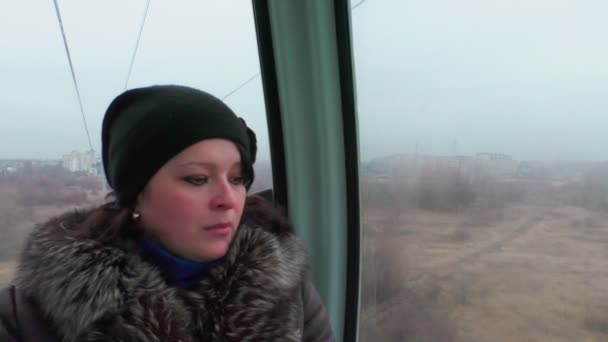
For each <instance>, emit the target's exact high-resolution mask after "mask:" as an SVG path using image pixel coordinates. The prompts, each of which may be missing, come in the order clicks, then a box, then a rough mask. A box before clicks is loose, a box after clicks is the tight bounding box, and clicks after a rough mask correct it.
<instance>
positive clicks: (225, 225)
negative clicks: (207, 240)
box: [205, 222, 232, 236]
mask: <svg viewBox="0 0 608 342" xmlns="http://www.w3.org/2000/svg"><path fill="white" fill-rule="evenodd" d="M231 228H232V224H230V222H221V223H218V224H214V225H213V226H209V227H206V228H205V230H206V231H208V232H209V233H211V234H214V235H219V236H226V235H229V234H230V230H231Z"/></svg>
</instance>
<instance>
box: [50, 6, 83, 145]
mask: <svg viewBox="0 0 608 342" xmlns="http://www.w3.org/2000/svg"><path fill="white" fill-rule="evenodd" d="M53 3H54V4H55V13H57V21H58V22H59V28H60V29H61V36H62V37H63V46H64V47H65V53H66V54H67V57H68V63H69V64H70V72H71V73H72V80H73V81H74V88H75V89H76V97H77V98H78V105H79V106H80V114H81V115H82V123H83V124H84V130H85V132H86V133H87V139H88V141H89V147H90V149H91V151H93V144H92V143H91V135H90V134H89V127H88V126H87V120H86V118H85V115H84V108H83V107H82V98H81V97H80V90H79V89H78V82H77V81H76V73H74V64H73V63H72V57H71V56H70V49H69V48H68V40H67V39H66V37H65V30H64V28H63V21H62V20H61V14H60V13H59V5H58V4H57V0H53Z"/></svg>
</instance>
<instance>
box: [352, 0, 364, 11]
mask: <svg viewBox="0 0 608 342" xmlns="http://www.w3.org/2000/svg"><path fill="white" fill-rule="evenodd" d="M366 1H367V0H361V1H359V2H357V3H356V4H354V5H353V6H352V7H351V8H350V10H351V11H353V10H354V9H355V8H357V7H359V6H361V5H363V3H364V2H366Z"/></svg>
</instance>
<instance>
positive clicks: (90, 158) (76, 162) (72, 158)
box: [62, 150, 99, 175]
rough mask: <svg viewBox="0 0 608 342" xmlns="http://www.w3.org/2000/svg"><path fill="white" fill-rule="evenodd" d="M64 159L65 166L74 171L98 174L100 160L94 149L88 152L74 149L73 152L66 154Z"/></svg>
mask: <svg viewBox="0 0 608 342" xmlns="http://www.w3.org/2000/svg"><path fill="white" fill-rule="evenodd" d="M62 160H63V162H62V165H63V168H65V169H67V170H70V171H72V172H86V173H89V174H95V175H96V174H98V169H99V167H98V165H99V161H98V158H97V157H96V154H95V151H93V150H90V151H86V152H78V151H72V153H70V154H66V155H64V156H63V158H62Z"/></svg>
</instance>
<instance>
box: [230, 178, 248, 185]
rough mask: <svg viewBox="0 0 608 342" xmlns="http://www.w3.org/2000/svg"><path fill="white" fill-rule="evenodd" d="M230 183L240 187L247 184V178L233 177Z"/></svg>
mask: <svg viewBox="0 0 608 342" xmlns="http://www.w3.org/2000/svg"><path fill="white" fill-rule="evenodd" d="M230 182H231V183H232V184H235V185H238V184H243V183H245V178H244V177H242V176H238V177H231V178H230Z"/></svg>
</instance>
